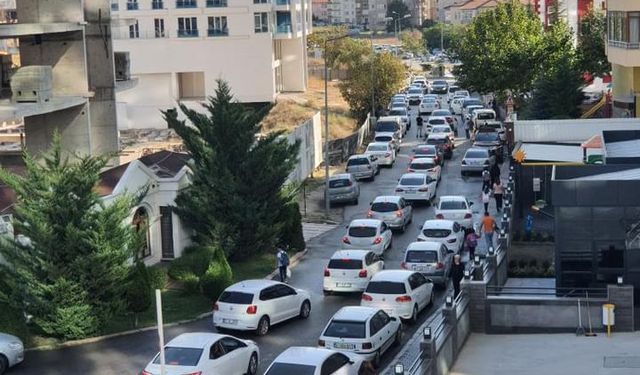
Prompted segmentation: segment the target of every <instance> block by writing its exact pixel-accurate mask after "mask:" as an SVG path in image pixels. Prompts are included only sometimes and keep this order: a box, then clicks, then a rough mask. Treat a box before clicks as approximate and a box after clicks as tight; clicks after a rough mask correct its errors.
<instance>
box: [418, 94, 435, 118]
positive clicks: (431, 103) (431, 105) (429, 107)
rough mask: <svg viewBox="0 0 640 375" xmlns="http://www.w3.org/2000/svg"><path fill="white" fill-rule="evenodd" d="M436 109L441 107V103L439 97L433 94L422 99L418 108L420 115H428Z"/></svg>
mask: <svg viewBox="0 0 640 375" xmlns="http://www.w3.org/2000/svg"><path fill="white" fill-rule="evenodd" d="M436 109H440V103H439V102H438V98H434V97H432V96H428V97H425V98H423V99H422V101H421V102H420V107H419V108H418V111H419V112H418V114H419V115H420V116H428V115H430V114H431V112H433V111H435V110H436Z"/></svg>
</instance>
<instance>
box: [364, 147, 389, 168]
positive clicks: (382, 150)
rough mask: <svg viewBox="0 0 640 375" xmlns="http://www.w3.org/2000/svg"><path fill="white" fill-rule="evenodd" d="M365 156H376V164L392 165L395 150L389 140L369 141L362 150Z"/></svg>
mask: <svg viewBox="0 0 640 375" xmlns="http://www.w3.org/2000/svg"><path fill="white" fill-rule="evenodd" d="M364 154H365V155H367V156H373V157H375V158H377V159H378V160H376V162H377V163H378V165H387V166H389V167H392V166H393V163H395V162H396V150H394V147H393V145H392V144H391V143H389V142H371V143H369V145H368V146H367V150H366V151H365V152H364Z"/></svg>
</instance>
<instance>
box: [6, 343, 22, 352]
mask: <svg viewBox="0 0 640 375" xmlns="http://www.w3.org/2000/svg"><path fill="white" fill-rule="evenodd" d="M9 348H10V349H11V350H22V343H21V342H18V341H14V342H10V343H9Z"/></svg>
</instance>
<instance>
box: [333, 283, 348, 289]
mask: <svg viewBox="0 0 640 375" xmlns="http://www.w3.org/2000/svg"><path fill="white" fill-rule="evenodd" d="M336 288H351V283H336Z"/></svg>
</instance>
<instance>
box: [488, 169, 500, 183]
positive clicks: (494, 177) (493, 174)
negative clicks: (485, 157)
mask: <svg viewBox="0 0 640 375" xmlns="http://www.w3.org/2000/svg"><path fill="white" fill-rule="evenodd" d="M489 177H490V178H491V186H493V185H494V184H495V183H496V181H498V180H499V179H500V166H499V165H498V163H493V164H492V165H491V167H489Z"/></svg>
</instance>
